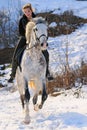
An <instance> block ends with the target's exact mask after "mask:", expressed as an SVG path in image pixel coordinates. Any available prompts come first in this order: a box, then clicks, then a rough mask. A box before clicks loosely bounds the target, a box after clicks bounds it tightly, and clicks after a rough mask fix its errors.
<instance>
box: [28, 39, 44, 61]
mask: <svg viewBox="0 0 87 130" xmlns="http://www.w3.org/2000/svg"><path fill="white" fill-rule="evenodd" d="M34 45H35V43H34V41H31V42H30V45H29V48H30V49H29V55H30V57H31V58H32V59H34V60H35V59H36V60H39V59H40V57H41V55H42V51H41V49H40V47H39V46H37V47H35V46H34Z"/></svg>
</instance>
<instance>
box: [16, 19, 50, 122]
mask: <svg viewBox="0 0 87 130" xmlns="http://www.w3.org/2000/svg"><path fill="white" fill-rule="evenodd" d="M47 37H48V33H47V24H46V21H45V20H44V19H43V18H42V17H37V18H34V19H32V21H31V22H29V23H28V24H27V26H26V40H27V46H26V49H25V51H24V54H23V57H22V61H21V70H20V68H19V67H18V68H17V71H16V80H17V86H18V91H19V93H20V98H21V102H22V106H23V109H24V110H25V119H24V122H25V123H29V122H30V116H29V100H30V88H29V82H30V81H33V82H34V85H35V89H34V96H33V104H34V109H35V110H37V109H41V108H42V106H43V103H44V101H45V100H46V99H47V91H46V76H45V75H46V61H45V57H44V56H43V54H42V51H41V47H42V44H44V43H45V44H46V43H47ZM40 90H41V91H42V93H41V94H42V96H41V104H39V105H37V99H38V94H39V91H40Z"/></svg>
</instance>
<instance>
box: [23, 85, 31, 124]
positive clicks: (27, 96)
mask: <svg viewBox="0 0 87 130" xmlns="http://www.w3.org/2000/svg"><path fill="white" fill-rule="evenodd" d="M29 100H30V93H29V90H28V85H27V84H26V87H25V121H24V123H26V124H29V123H30V116H29Z"/></svg>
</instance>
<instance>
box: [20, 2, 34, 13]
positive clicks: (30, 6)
mask: <svg viewBox="0 0 87 130" xmlns="http://www.w3.org/2000/svg"><path fill="white" fill-rule="evenodd" d="M27 8H29V9H30V10H31V11H32V12H34V9H33V8H32V5H31V4H30V3H28V4H25V5H24V6H23V7H22V11H23V12H24V9H27Z"/></svg>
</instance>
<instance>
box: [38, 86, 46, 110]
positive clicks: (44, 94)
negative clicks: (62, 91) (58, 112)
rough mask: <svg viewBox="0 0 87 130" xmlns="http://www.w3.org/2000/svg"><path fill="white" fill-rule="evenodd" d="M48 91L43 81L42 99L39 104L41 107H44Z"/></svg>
mask: <svg viewBox="0 0 87 130" xmlns="http://www.w3.org/2000/svg"><path fill="white" fill-rule="evenodd" d="M47 96H48V95H47V92H46V84H45V83H43V88H42V99H41V104H40V105H39V109H41V108H42V106H43V104H44V102H45V100H46V99H47Z"/></svg>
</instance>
